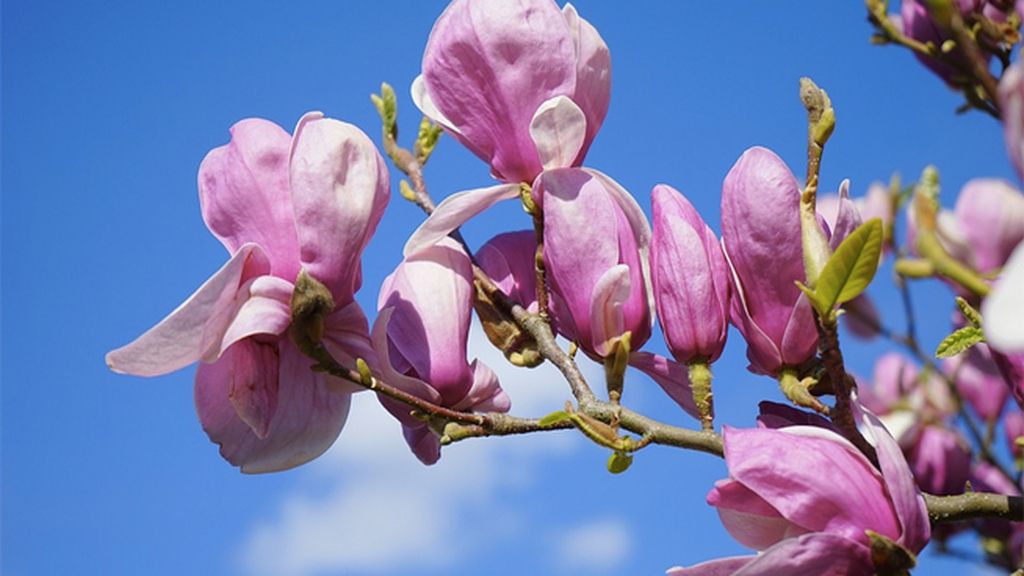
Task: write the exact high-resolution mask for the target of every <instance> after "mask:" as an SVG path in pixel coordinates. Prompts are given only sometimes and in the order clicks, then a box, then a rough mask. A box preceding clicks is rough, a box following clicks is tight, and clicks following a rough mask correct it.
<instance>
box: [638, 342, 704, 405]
mask: <svg viewBox="0 0 1024 576" xmlns="http://www.w3.org/2000/svg"><path fill="white" fill-rule="evenodd" d="M629 364H630V366H632V367H634V368H636V369H637V370H640V371H641V372H643V373H644V374H647V375H648V376H650V377H651V379H652V380H654V381H655V382H657V383H658V386H661V389H662V390H664V391H665V393H666V394H668V395H669V397H670V398H672V400H674V401H675V403H676V404H678V405H679V407H680V408H682V409H683V410H685V411H686V413H687V414H689V415H690V416H693V417H694V418H697V419H698V420H699V419H700V411H699V410H698V409H697V404H696V403H694V401H693V392H692V391H691V390H690V376H689V373H688V370H687V368H686V366H683V365H682V364H679V363H678V362H673V361H671V360H669V359H668V358H665V357H664V356H661V355H659V354H652V353H650V352H633V353H632V354H630V355H629Z"/></svg>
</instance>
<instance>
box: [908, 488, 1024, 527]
mask: <svg viewBox="0 0 1024 576" xmlns="http://www.w3.org/2000/svg"><path fill="white" fill-rule="evenodd" d="M924 503H925V505H926V506H927V507H928V517H929V518H930V519H931V521H932V523H933V524H937V523H942V522H960V521H962V520H970V519H972V518H1002V519H1004V520H1011V521H1013V522H1024V498H1022V497H1020V496H1007V495H1005V494H991V493H988V492H967V493H965V494H958V495H956V496H934V495H932V494H924Z"/></svg>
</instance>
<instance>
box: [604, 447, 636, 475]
mask: <svg viewBox="0 0 1024 576" xmlns="http://www.w3.org/2000/svg"><path fill="white" fill-rule="evenodd" d="M632 464H633V456H632V455H630V454H626V453H625V452H612V455H611V456H609V457H608V471H609V472H611V473H612V474H622V473H623V472H625V471H626V470H629V467H630V465H632Z"/></svg>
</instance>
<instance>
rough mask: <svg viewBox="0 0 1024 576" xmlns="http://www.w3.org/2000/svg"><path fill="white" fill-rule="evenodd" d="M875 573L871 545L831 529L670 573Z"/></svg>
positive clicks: (869, 575)
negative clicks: (746, 554) (751, 552)
mask: <svg viewBox="0 0 1024 576" xmlns="http://www.w3.org/2000/svg"><path fill="white" fill-rule="evenodd" d="M730 570H731V571H730ZM874 573H875V567H874V564H873V563H872V561H871V551H870V550H869V549H868V547H867V546H864V545H863V544H860V543H859V542H855V541H853V540H850V539H849V538H844V537H843V536H839V535H836V534H829V533H827V532H824V533H819V532H816V533H812V534H805V535H803V536H799V537H797V538H787V539H785V540H782V541H780V542H779V543H778V544H776V545H774V546H772V547H771V548H769V549H767V550H765V551H764V552H763V553H761V554H758V555H757V556H748V557H738V558H723V559H721V560H712V561H710V562H705V563H703V564H698V565H696V566H693V567H690V568H672V569H671V570H669V571H668V572H667V574H668V575H669V576H719V575H730V576H778V575H780V574H785V575H786V576H872V575H873V574H874Z"/></svg>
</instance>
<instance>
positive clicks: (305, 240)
mask: <svg viewBox="0 0 1024 576" xmlns="http://www.w3.org/2000/svg"><path fill="white" fill-rule="evenodd" d="M290 174H291V187H292V203H293V205H294V208H295V224H296V229H297V231H298V238H299V247H300V257H301V261H302V265H303V267H304V268H305V269H306V270H308V271H309V273H310V274H311V275H312V276H313V277H314V278H316V279H317V280H319V281H320V282H322V283H324V284H325V285H326V286H327V287H328V288H329V289H330V290H331V294H333V295H334V300H335V304H337V305H338V306H344V305H345V304H348V303H349V302H350V301H351V300H352V296H353V294H354V293H355V292H356V290H358V289H359V282H360V278H361V275H360V268H361V264H360V260H361V258H362V253H363V249H364V248H366V244H367V243H368V242H369V241H370V237H371V236H373V233H374V231H375V230H376V229H377V223H378V222H379V221H380V218H381V216H382V215H383V213H384V209H385V207H387V203H388V198H389V195H390V191H389V190H390V189H389V181H388V170H387V166H386V165H385V164H384V159H383V158H381V156H380V153H379V152H377V148H376V147H375V146H374V145H373V142H372V141H370V139H369V138H368V137H367V136H366V134H364V133H363V132H362V131H361V130H359V129H358V128H356V127H355V126H353V125H351V124H346V123H345V122H340V121H338V120H333V119H329V118H324V117H323V115H322V114H320V113H319V112H311V113H309V114H306V115H305V116H303V117H302V119H301V120H299V124H298V126H297V127H296V128H295V142H294V145H293V147H292V151H291V164H290Z"/></svg>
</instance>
